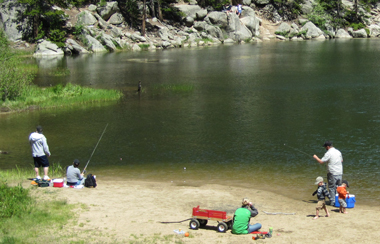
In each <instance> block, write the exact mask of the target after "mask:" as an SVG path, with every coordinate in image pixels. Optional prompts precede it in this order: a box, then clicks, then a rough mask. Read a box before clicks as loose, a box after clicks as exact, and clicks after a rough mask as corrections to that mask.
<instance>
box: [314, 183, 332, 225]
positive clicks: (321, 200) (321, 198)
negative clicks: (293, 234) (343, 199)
mask: <svg viewBox="0 0 380 244" xmlns="http://www.w3.org/2000/svg"><path fill="white" fill-rule="evenodd" d="M315 184H316V185H318V189H317V190H316V191H315V192H314V193H313V196H314V195H315V194H317V197H318V203H317V207H316V209H317V210H316V213H315V217H314V218H313V219H318V218H319V210H321V209H322V208H323V209H324V210H325V212H326V217H330V214H329V211H328V210H327V208H326V202H325V198H326V197H328V198H329V199H330V200H331V197H330V194H329V192H328V191H327V189H326V184H325V183H323V177H321V176H318V177H317V179H316V180H315Z"/></svg>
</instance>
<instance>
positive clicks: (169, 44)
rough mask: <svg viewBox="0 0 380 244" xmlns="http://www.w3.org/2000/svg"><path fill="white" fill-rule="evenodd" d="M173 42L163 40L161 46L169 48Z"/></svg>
mask: <svg viewBox="0 0 380 244" xmlns="http://www.w3.org/2000/svg"><path fill="white" fill-rule="evenodd" d="M171 45H172V44H171V43H170V42H168V41H163V42H162V44H161V46H162V47H163V48H168V47H170V46H171Z"/></svg>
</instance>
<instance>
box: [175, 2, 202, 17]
mask: <svg viewBox="0 0 380 244" xmlns="http://www.w3.org/2000/svg"><path fill="white" fill-rule="evenodd" d="M174 7H175V8H177V9H178V10H179V11H181V12H182V13H184V14H185V17H191V18H193V19H195V18H196V13H197V12H198V11H200V10H201V9H202V8H201V7H200V6H198V5H188V4H176V5H174Z"/></svg>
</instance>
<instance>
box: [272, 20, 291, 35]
mask: <svg viewBox="0 0 380 244" xmlns="http://www.w3.org/2000/svg"><path fill="white" fill-rule="evenodd" d="M291 29H292V27H291V26H290V25H289V24H288V23H286V22H282V23H281V25H280V26H279V27H278V28H277V30H276V31H275V33H276V34H277V35H282V36H285V35H287V34H289V32H290V30H291Z"/></svg>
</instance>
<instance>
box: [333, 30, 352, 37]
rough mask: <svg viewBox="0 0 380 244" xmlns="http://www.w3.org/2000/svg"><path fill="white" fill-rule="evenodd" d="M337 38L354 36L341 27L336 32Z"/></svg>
mask: <svg viewBox="0 0 380 244" xmlns="http://www.w3.org/2000/svg"><path fill="white" fill-rule="evenodd" d="M335 38H352V36H350V34H348V32H347V31H345V30H344V29H339V30H338V31H337V32H336V34H335Z"/></svg>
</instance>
